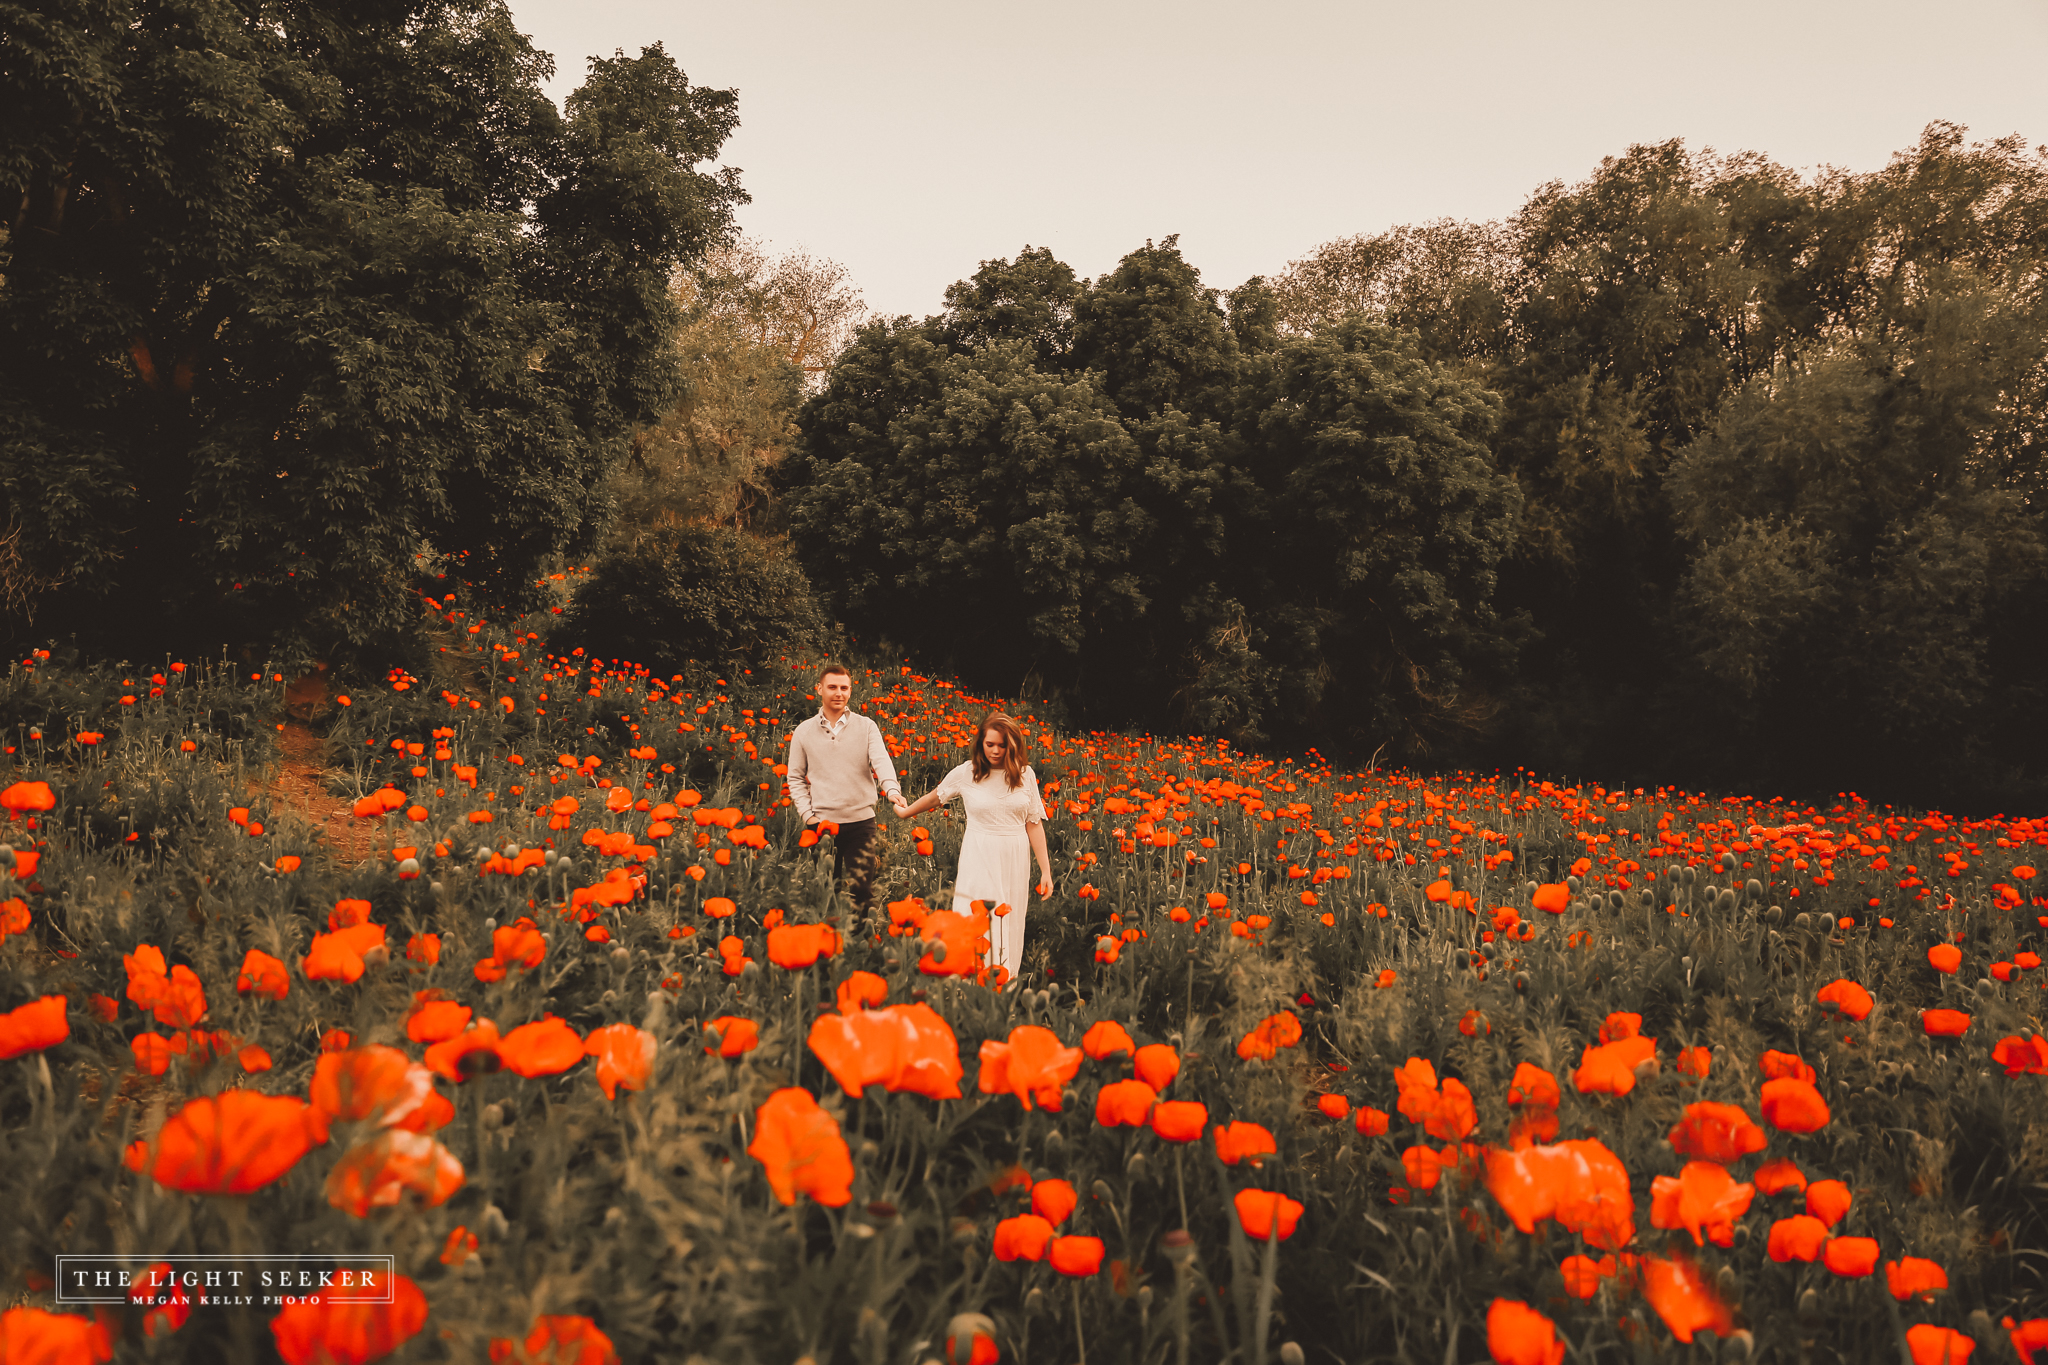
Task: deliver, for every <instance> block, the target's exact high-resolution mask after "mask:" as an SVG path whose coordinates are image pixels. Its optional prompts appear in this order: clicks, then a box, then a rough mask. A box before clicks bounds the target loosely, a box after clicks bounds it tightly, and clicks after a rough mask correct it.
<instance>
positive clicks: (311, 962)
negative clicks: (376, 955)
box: [299, 924, 384, 982]
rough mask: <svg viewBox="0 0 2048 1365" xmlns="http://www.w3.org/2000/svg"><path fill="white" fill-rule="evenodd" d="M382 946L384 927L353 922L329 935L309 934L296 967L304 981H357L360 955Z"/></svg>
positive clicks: (361, 958)
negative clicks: (309, 941) (310, 936)
mask: <svg viewBox="0 0 2048 1365" xmlns="http://www.w3.org/2000/svg"><path fill="white" fill-rule="evenodd" d="M383 945H384V926H383V925H381V924H357V925H352V926H350V927H349V928H346V929H337V930H335V931H334V932H333V933H329V934H315V935H313V942H312V943H311V944H310V945H309V946H308V947H307V949H306V956H305V957H303V958H301V959H300V961H299V970H300V971H302V972H304V973H305V974H306V979H307V980H308V981H342V982H349V981H360V980H361V979H362V976H363V971H364V966H363V954H365V953H367V952H369V951H370V950H371V949H372V948H380V947H382V946H383Z"/></svg>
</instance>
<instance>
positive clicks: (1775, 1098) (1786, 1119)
mask: <svg viewBox="0 0 2048 1365" xmlns="http://www.w3.org/2000/svg"><path fill="white" fill-rule="evenodd" d="M1763 1111H1764V1122H1765V1123H1768V1124H1770V1125H1771V1127H1773V1128H1777V1129H1780V1130H1782V1131H1784V1132H1787V1133H1815V1132H1819V1131H1820V1130H1821V1129H1822V1128H1825V1127H1827V1125H1828V1120H1829V1119H1830V1118H1831V1117H1833V1116H1832V1115H1831V1114H1829V1112H1828V1102H1827V1101H1826V1100H1824V1099H1822V1098H1821V1096H1820V1091H1818V1090H1816V1089H1814V1088H1813V1083H1812V1082H1811V1081H1802V1080H1799V1079H1797V1078H1795V1077H1792V1076H1780V1077H1779V1078H1778V1079H1777V1080H1774V1081H1765V1082H1764V1089H1763Z"/></svg>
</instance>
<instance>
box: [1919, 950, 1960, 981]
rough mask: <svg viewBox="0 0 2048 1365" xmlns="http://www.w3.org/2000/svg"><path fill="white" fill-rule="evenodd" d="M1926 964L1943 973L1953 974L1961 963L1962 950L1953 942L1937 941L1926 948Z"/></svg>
mask: <svg viewBox="0 0 2048 1365" xmlns="http://www.w3.org/2000/svg"><path fill="white" fill-rule="evenodd" d="M1927 965H1928V966H1930V967H1932V968H1934V970H1936V971H1937V972H1941V973H1942V974H1943V975H1946V976H1953V975H1955V972H1956V969H1957V968H1958V967H1960V966H1962V965H1963V950H1962V949H1960V948H1958V947H1956V945H1955V944H1953V943H1937V944H1935V945H1934V946H1933V947H1932V948H1929V949H1928V950H1927Z"/></svg>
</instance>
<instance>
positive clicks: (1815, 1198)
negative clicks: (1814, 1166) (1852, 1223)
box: [1806, 1180, 1855, 1227]
mask: <svg viewBox="0 0 2048 1365" xmlns="http://www.w3.org/2000/svg"><path fill="white" fill-rule="evenodd" d="M1854 1202H1855V1196H1854V1195H1852V1194H1850V1193H1849V1187H1848V1186H1847V1185H1845V1184H1843V1183H1842V1182H1841V1181H1839V1180H1816V1181H1814V1182H1813V1183H1812V1184H1811V1185H1808V1186H1807V1187H1806V1211H1807V1212H1808V1213H1809V1214H1812V1215H1813V1216H1814V1217H1815V1218H1818V1219H1820V1221H1821V1222H1823V1223H1826V1224H1827V1225H1828V1226H1829V1227H1833V1226H1834V1225H1835V1224H1837V1223H1839V1222H1841V1221H1842V1219H1843V1218H1845V1217H1846V1216H1847V1215H1848V1213H1849V1206H1850V1205H1851V1204H1852V1203H1854Z"/></svg>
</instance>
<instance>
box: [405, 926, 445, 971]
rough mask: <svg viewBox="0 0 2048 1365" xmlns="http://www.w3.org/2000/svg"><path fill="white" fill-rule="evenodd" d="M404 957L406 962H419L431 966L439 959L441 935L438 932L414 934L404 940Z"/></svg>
mask: <svg viewBox="0 0 2048 1365" xmlns="http://www.w3.org/2000/svg"><path fill="white" fill-rule="evenodd" d="M405 957H406V961H408V962H419V963H424V964H425V965H427V966H429V967H432V966H434V965H436V964H437V963H439V962H440V960H441V936H440V935H439V934H414V935H413V936H412V937H411V938H409V939H407V940H406V941H405Z"/></svg>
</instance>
